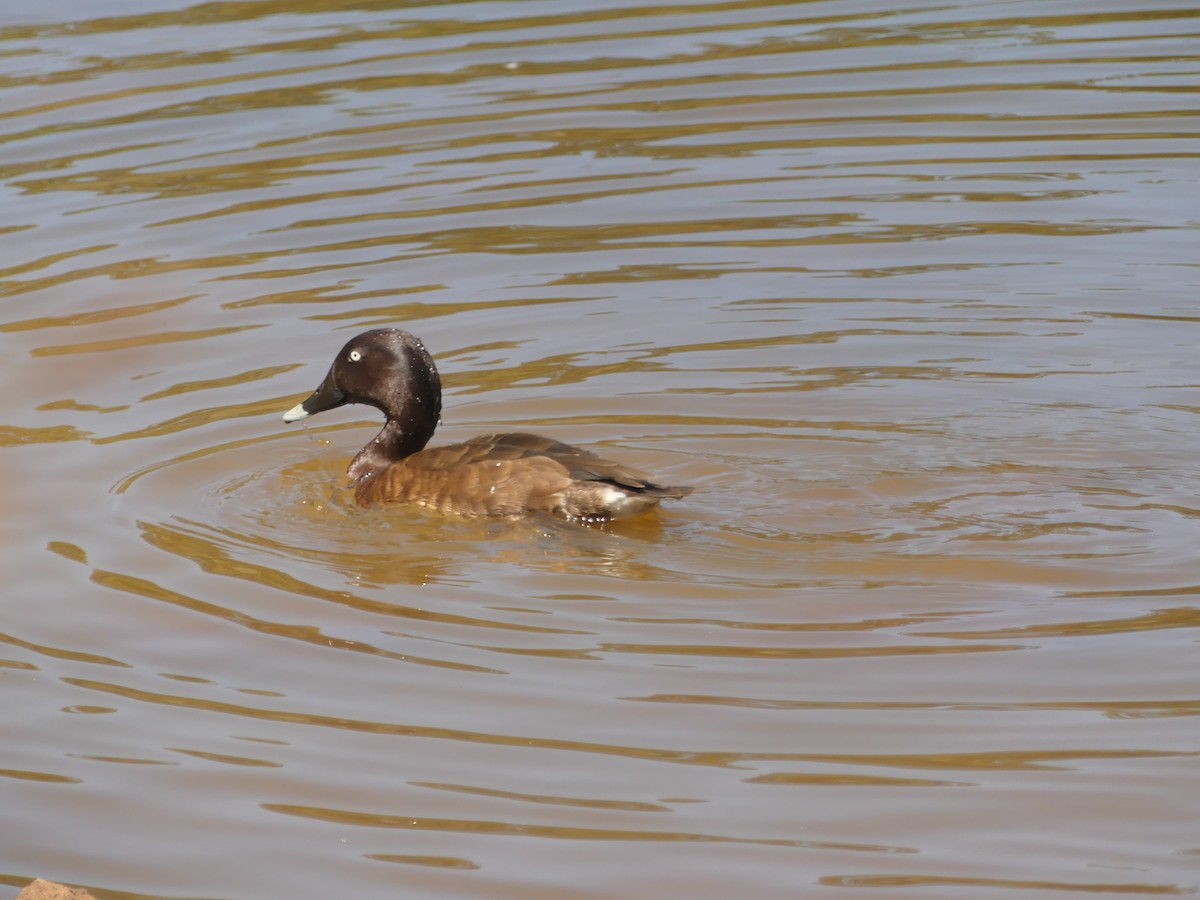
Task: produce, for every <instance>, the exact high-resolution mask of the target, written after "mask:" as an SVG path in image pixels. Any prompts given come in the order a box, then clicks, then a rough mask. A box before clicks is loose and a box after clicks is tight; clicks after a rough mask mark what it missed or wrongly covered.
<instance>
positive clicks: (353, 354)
mask: <svg viewBox="0 0 1200 900" xmlns="http://www.w3.org/2000/svg"><path fill="white" fill-rule="evenodd" d="M346 355H347V356H348V357H350V362H358V361H359V360H360V359H362V351H361V350H351V351H350V352H349V353H347V354H346Z"/></svg>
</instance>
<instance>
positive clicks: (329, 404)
mask: <svg viewBox="0 0 1200 900" xmlns="http://www.w3.org/2000/svg"><path fill="white" fill-rule="evenodd" d="M345 402H346V395H345V394H343V393H342V392H341V391H339V390H338V389H337V385H335V384H334V383H333V373H332V372H331V373H330V374H328V375H326V376H325V380H324V381H322V382H321V386H320V387H319V388H317V389H316V390H315V391H313V392H312V395H311V396H310V397H309V398H308V399H307V400H305V401H304V402H303V403H297V404H296V405H295V406H293V407H292V408H291V409H289V410H288V411H287V412H285V413H284V414H283V421H285V422H298V421H300V420H301V419H305V418H308V417H309V416H311V415H314V414H316V413H319V412H324V411H325V410H327V409H334V408H335V407H338V406H341V405H342V404H343V403H345Z"/></svg>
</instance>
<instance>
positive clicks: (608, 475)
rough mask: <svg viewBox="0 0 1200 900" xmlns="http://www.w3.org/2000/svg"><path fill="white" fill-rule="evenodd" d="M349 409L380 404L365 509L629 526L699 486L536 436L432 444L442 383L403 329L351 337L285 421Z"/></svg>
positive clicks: (363, 492)
mask: <svg viewBox="0 0 1200 900" xmlns="http://www.w3.org/2000/svg"><path fill="white" fill-rule="evenodd" d="M351 403H361V404H364V405H366V406H373V407H375V408H376V409H378V410H379V411H381V412H382V413H383V414H384V416H385V417H386V420H385V422H384V425H383V429H382V430H381V431H380V432H379V434H377V435H376V436H375V437H374V439H372V440H371V441H370V442H369V443H368V444H367V445H366V446H365V447H363V448H362V449H361V450H360V451H358V454H357V455H356V456H355V457H354V459H353V460H352V461H351V462H350V466H349V468H348V469H347V475H348V477H349V479H350V483H351V485H352V486H353V488H354V499H355V502H356V503H357V504H358V505H360V506H377V505H378V506H393V505H400V504H414V505H417V506H423V507H430V508H433V509H436V510H439V511H440V512H443V513H448V514H453V515H458V516H468V517H491V518H519V517H522V516H527V515H531V514H534V513H539V512H546V513H550V514H553V515H555V516H557V517H559V518H563V519H568V520H578V521H582V522H600V523H603V522H609V521H613V520H616V519H625V518H629V517H631V516H635V515H637V514H639V513H642V512H645V511H647V510H649V509H652V508H653V507H656V506H657V505H658V504H659V502H660V501H662V500H678V499H680V498H682V497H685V496H687V495H688V494H690V493H691V492H692V488H690V487H683V486H670V485H663V484H659V483H657V482H655V481H654V480H652V479H651V476H650V475H648V474H646V473H645V472H642V471H640V470H639V469H635V468H632V467H630V466H626V465H624V464H622V463H617V462H613V461H612V460H609V459H605V458H603V457H601V456H598V455H596V454H595V453H591V452H590V451H588V450H583V449H581V448H579V447H573V446H571V445H569V444H564V443H561V442H560V441H556V440H553V439H551V438H546V437H541V436H540V435H536V434H526V433H524V432H511V433H504V434H483V435H479V436H478V437H474V438H471V439H470V440H468V441H464V442H463V443H459V444H449V445H446V446H441V447H427V446H426V445H427V444H428V443H429V440H430V439H431V438H432V437H433V433H434V431H435V430H436V428H437V426H438V423H439V421H440V420H441V412H442V382H441V377H440V376H439V375H438V370H437V366H436V365H435V364H434V361H433V357H432V356H431V355H430V353H429V351H428V350H426V349H425V345H424V344H423V343H421V341H420V340H419V339H418V338H417V337H415V336H414V335H412V334H410V333H409V332H407V331H404V330H402V329H399V328H376V329H372V330H370V331H365V332H363V333H362V334H360V335H358V336H356V337H354V338H351V339H350V340H349V341H348V342H347V343H346V345H345V346H344V347H342V349H341V350H340V351H339V352H338V354H337V356H336V357H335V358H334V360H333V364H332V365H331V366H330V367H329V373H328V374H327V375H326V376H325V379H324V380H323V381H322V382H321V384H320V385H319V386H318V387H317V389H316V390H315V391H313V393H312V394H311V395H310V396H309V397H308V399H306V400H304V401H303V402H301V403H298V404H297V405H296V406H294V407H292V408H291V409H289V410H288V411H287V412H286V413H284V414H283V421H284V422H297V421H300V420H301V419H306V418H307V417H309V416H311V415H314V414H316V413H320V412H324V411H326V410H330V409H336V408H337V407H339V406H344V405H346V404H351Z"/></svg>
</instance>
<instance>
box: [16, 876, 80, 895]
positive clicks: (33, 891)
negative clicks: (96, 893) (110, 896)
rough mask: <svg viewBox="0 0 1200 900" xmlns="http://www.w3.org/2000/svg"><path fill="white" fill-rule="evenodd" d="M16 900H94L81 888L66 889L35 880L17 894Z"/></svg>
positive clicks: (62, 886) (53, 883)
mask: <svg viewBox="0 0 1200 900" xmlns="http://www.w3.org/2000/svg"><path fill="white" fill-rule="evenodd" d="M16 900H96V898H95V897H93V896H92V895H91V894H89V893H88V892H87V891H85V890H84V889H83V888H73V887H68V886H67V885H65V884H56V883H55V882H53V881H46V880H45V879H42V878H37V879H35V880H33V881H31V882H29V884H27V885H25V889H24V890H23V891H21V893H19V894H17V896H16Z"/></svg>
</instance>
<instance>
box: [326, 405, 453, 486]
mask: <svg viewBox="0 0 1200 900" xmlns="http://www.w3.org/2000/svg"><path fill="white" fill-rule="evenodd" d="M436 427H437V417H436V415H435V416H434V418H433V420H432V421H429V420H428V419H427V418H426V417H425V416H419V415H411V414H410V415H408V416H405V419H404V421H403V423H402V422H400V421H398V420H396V419H391V418H389V419H388V420H387V423H386V424H385V425H384V426H383V430H382V431H380V432H379V434H377V435H375V437H374V439H372V440H371V442H370V443H369V444H367V446H365V447H363V448H362V449H361V450H359V451H358V455H357V456H355V457H354V460H353V461H352V462H351V463H350V468H349V470H348V471H347V474H348V475H349V476H350V481H351V482H353V483H355V484H357V483H358V482H360V481H365V480H366V479H368V478H372V477H374V476H375V475H376V474H377V473H379V472H381V471H383V470H384V469H386V468H387V467H388V466H390V465H391V464H392V463H394V462H398V461H400V460H402V459H404V458H405V457H406V456H412V455H413V454H414V453H417V452H419V451H420V450H421V449H422V448H424V446H425V445H426V444H428V443H429V439H430V438H431V437H433V430H434V429H435V428H436Z"/></svg>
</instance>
